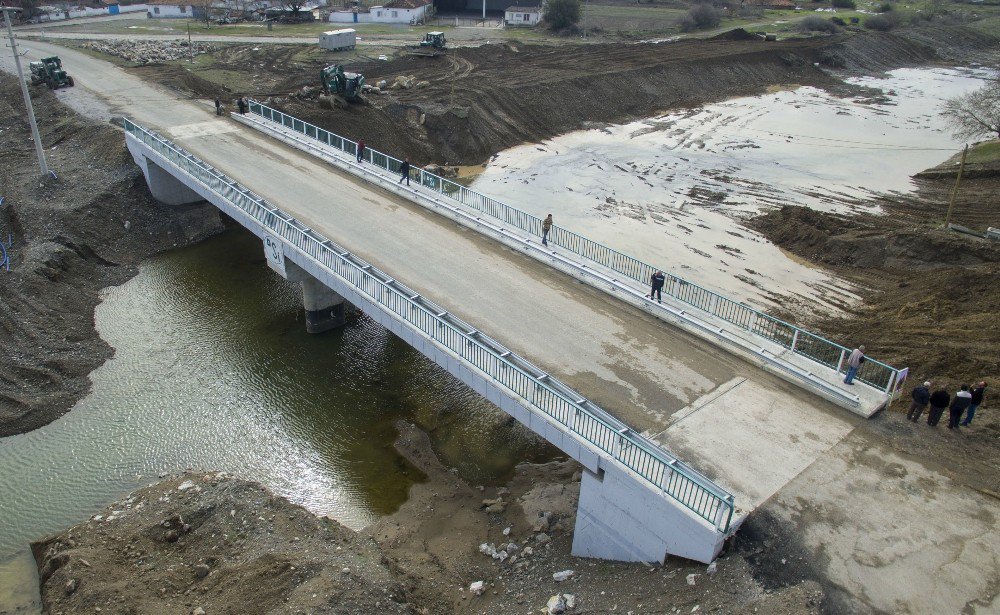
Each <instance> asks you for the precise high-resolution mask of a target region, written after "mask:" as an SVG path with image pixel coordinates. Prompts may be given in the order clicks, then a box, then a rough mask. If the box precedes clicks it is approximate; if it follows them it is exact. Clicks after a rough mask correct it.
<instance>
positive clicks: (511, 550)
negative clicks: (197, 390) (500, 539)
mask: <svg viewBox="0 0 1000 615" xmlns="http://www.w3.org/2000/svg"><path fill="white" fill-rule="evenodd" d="M505 549H506V550H507V553H510V554H511V555H513V554H515V553H517V549H518V547H517V545H516V544H514V543H513V542H509V543H507V546H506V547H505Z"/></svg>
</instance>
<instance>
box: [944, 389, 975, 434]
mask: <svg viewBox="0 0 1000 615" xmlns="http://www.w3.org/2000/svg"><path fill="white" fill-rule="evenodd" d="M970 405H972V393H970V392H969V385H967V384H963V385H962V389H961V390H960V391H958V392H957V393H955V399H953V400H951V407H950V408H948V411H949V415H948V429H957V428H958V420H959V419H961V418H962V413H963V412H965V409H966V408H968V407H969V406H970Z"/></svg>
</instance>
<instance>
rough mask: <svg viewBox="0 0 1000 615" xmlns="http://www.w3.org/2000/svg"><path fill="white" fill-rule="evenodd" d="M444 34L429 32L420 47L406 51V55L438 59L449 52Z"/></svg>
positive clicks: (416, 46)
mask: <svg viewBox="0 0 1000 615" xmlns="http://www.w3.org/2000/svg"><path fill="white" fill-rule="evenodd" d="M447 44H448V41H446V40H445V38H444V32H428V33H427V34H425V35H424V40H422V41H420V43H419V44H418V45H415V46H414V47H412V48H410V49H407V50H406V55H411V56H420V57H423V58H436V57H438V56H439V55H441V54H442V53H444V52H445V51H446V50H447Z"/></svg>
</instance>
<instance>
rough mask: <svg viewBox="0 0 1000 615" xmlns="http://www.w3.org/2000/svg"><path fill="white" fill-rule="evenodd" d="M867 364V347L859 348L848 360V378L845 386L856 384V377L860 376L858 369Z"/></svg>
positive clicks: (845, 380)
mask: <svg viewBox="0 0 1000 615" xmlns="http://www.w3.org/2000/svg"><path fill="white" fill-rule="evenodd" d="M864 362H865V347H864V346H858V347H857V348H855V349H854V351H853V352H852V353H851V356H849V357H848V358H847V377H846V378H844V384H851V385H853V384H854V377H855V376H857V375H858V368H860V367H861V364H862V363H864Z"/></svg>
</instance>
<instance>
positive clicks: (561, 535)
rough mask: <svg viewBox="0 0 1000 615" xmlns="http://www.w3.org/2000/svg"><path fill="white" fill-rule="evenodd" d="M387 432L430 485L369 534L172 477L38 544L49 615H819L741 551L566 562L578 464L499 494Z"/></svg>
mask: <svg viewBox="0 0 1000 615" xmlns="http://www.w3.org/2000/svg"><path fill="white" fill-rule="evenodd" d="M397 428H398V429H399V431H400V437H399V439H398V440H397V442H396V449H397V450H398V451H399V452H400V453H401V454H402V455H403V456H405V457H406V458H407V459H408V460H409V461H410V462H411V463H413V464H414V465H415V466H417V467H418V468H419V469H420V470H421V471H423V472H424V473H425V474H426V475H427V476H428V481H427V482H425V483H421V484H418V485H415V486H414V487H412V489H411V492H410V497H409V499H408V500H407V502H406V504H404V505H403V506H402V507H401V508H400V509H399V511H397V512H396V513H394V514H393V515H390V516H387V517H385V518H383V519H381V520H380V521H379V522H377V523H376V524H375V525H373V526H371V527H369V528H367V529H365V530H363V531H361V532H358V533H356V532H353V531H351V530H348V529H346V528H344V527H343V526H341V525H339V524H338V523H336V522H335V521H332V520H330V519H325V518H319V517H315V516H314V515H312V514H310V513H308V512H307V511H305V510H304V509H302V508H301V507H298V506H295V505H292V504H290V503H289V502H288V501H287V500H285V499H284V498H279V497H275V496H273V495H272V494H270V493H269V492H268V491H267V490H266V489H264V488H262V487H261V486H260V485H256V484H253V483H248V482H245V481H241V480H238V479H235V478H232V477H229V476H225V475H220V474H217V473H205V472H195V473H190V474H185V475H182V476H177V477H172V478H169V479H167V480H165V481H163V482H160V483H158V484H155V485H153V486H151V487H148V488H146V489H143V490H140V491H137V492H136V493H133V494H129V495H128V496H126V497H124V498H122V500H120V501H119V502H116V503H115V504H114V505H112V506H111V507H109V508H108V509H107V510H105V511H103V512H102V513H101V514H99V515H96V516H95V517H93V518H92V519H91V520H89V521H87V522H85V523H82V524H80V525H78V526H76V527H74V528H72V529H70V530H67V531H66V532H63V533H60V534H59V535H57V536H54V537H51V538H49V539H46V540H44V541H41V542H39V543H36V544H34V545H33V551H34V553H35V556H36V559H37V561H38V565H39V574H40V578H41V581H42V592H41V593H42V601H43V607H44V609H45V611H46V612H52V613H56V612H66V613H69V612H82V611H93V610H94V609H95V607H97V608H101V609H102V611H103V612H110V613H126V612H142V613H151V614H156V613H177V612H187V613H195V612H202V611H203V612H204V613H206V614H207V615H211V614H214V613H226V612H251V611H252V612H256V613H277V612H300V611H308V612H314V613H358V612H377V613H473V612H476V613H479V612H482V613H516V612H538V610H539V609H542V608H544V607H545V606H546V604H547V603H548V602H549V600H550V598H551V597H552V596H554V595H557V594H561V595H566V594H569V595H571V596H573V598H572V600H571V602H572V603H573V604H574V605H575V606H574V607H573V608H571V609H569V610H568V612H570V613H606V612H612V611H618V610H620V611H622V612H627V611H630V610H632V611H635V612H643V613H647V612H656V613H671V612H678V611H676V609H679V610H680V612H684V613H688V612H692V609H695V607H698V610H699V611H703V612H711V611H720V610H724V611H725V612H728V613H752V612H768V613H819V612H821V611H820V609H821V606H822V604H823V597H822V591H821V590H820V589H819V586H818V585H817V584H816V583H815V582H812V581H805V582H797V583H793V584H787V585H786V586H785V587H781V588H769V587H767V586H766V585H765V583H764V582H763V581H761V580H757V579H756V578H755V575H754V572H753V570H752V568H751V567H750V566H749V565H748V563H747V561H746V559H745V558H744V557H743V556H742V555H739V554H736V553H730V554H728V555H726V556H724V557H722V558H721V559H720V560H719V561H718V562H717V563H716V564H715V565H714V566H712V567H711V568H706V566H704V565H702V564H697V563H693V562H687V561H683V560H674V559H670V560H668V561H667V562H666V564H665V565H663V566H660V565H651V566H645V565H643V566H636V565H631V564H617V563H611V562H602V561H595V560H580V559H577V558H574V557H572V556H571V555H569V550H570V544H571V532H572V527H573V523H574V516H575V509H576V497H577V490H578V488H579V483H578V477H577V472H578V471H579V468H578V466H576V464H575V463H572V462H553V463H548V464H542V465H531V464H522V465H520V466H518V468H517V472H516V475H515V477H514V479H513V480H512V481H511V482H510V483H509V484H508V485H507V486H506V487H490V488H482V487H477V486H474V485H470V484H468V483H466V482H465V481H463V480H461V479H460V478H458V476H457V475H456V474H455V473H454V472H452V471H450V470H449V469H448V468H446V467H445V466H444V465H442V464H441V463H440V461H438V459H437V457H436V456H435V455H434V453H433V451H432V449H431V447H430V440H429V438H428V437H427V435H426V434H425V433H424V432H422V431H420V430H418V429H416V428H415V427H413V426H412V425H409V424H404V423H400V424H398V425H397ZM480 545H487V546H486V547H485V548H482V547H481V546H480ZM511 545H513V546H511ZM497 549H499V550H500V551H501V552H503V553H507V554H508V555H507V556H504V557H500V556H499V554H498V555H497V556H496V557H494V556H493V555H490V553H493V552H494V550H497ZM483 551H486V552H487V553H484V552H483ZM566 570H572V574H570V575H569V578H568V580H565V581H556V580H555V579H554V578H553V575H554V574H555V573H559V572H563V571H566ZM692 575H693V576H692ZM476 582H482V584H483V589H482V590H481V591H478V592H477V591H472V590H470V587H471V586H473V584H474V583H476ZM198 609H201V611H198Z"/></svg>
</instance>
